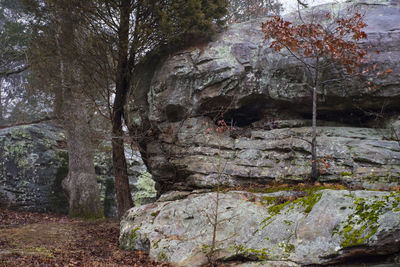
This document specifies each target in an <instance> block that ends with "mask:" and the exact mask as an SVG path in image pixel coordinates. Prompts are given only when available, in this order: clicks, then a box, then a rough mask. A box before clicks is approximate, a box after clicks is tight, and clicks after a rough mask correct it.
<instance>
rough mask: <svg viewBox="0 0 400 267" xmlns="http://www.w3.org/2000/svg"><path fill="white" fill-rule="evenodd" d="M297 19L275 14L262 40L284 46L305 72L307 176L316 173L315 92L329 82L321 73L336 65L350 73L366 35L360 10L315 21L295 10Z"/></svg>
mask: <svg viewBox="0 0 400 267" xmlns="http://www.w3.org/2000/svg"><path fill="white" fill-rule="evenodd" d="M299 17H300V20H301V22H300V23H299V24H297V25H296V24H293V23H291V22H289V21H285V20H284V19H282V18H281V17H279V16H275V17H274V18H273V19H272V20H270V21H267V22H266V23H263V24H262V30H263V31H264V33H265V39H266V40H268V39H272V41H271V45H270V47H271V48H273V49H274V50H275V51H278V52H279V51H281V50H282V49H285V50H286V51H287V52H288V53H289V54H290V56H292V57H293V58H295V59H296V60H297V61H298V62H299V63H300V64H301V65H302V66H303V67H304V70H305V72H306V74H307V79H308V81H309V82H308V84H309V85H310V87H311V88H312V107H313V108H312V141H311V154H312V171H311V179H312V181H315V180H317V179H318V176H319V169H318V158H317V124H316V121H317V101H318V99H317V92H318V91H320V90H321V86H323V85H324V84H325V83H327V82H329V81H327V80H325V79H324V76H323V74H324V73H325V72H327V71H329V70H332V67H334V66H340V67H341V69H340V71H341V73H342V74H343V73H344V74H349V75H353V76H354V77H355V76H356V75H357V74H358V73H360V72H359V71H358V69H359V68H360V67H361V64H362V63H363V62H366V58H365V57H366V55H367V50H366V49H364V48H362V47H361V46H360V45H359V43H358V41H360V40H361V39H365V38H367V35H366V33H365V32H364V31H363V30H362V29H363V28H365V27H366V26H367V25H366V24H365V23H364V21H363V18H362V16H361V14H360V13H357V12H355V13H354V14H352V15H349V16H347V17H334V16H333V15H332V14H331V13H327V14H325V17H324V20H325V22H323V21H319V22H318V21H317V19H316V17H315V16H313V15H311V22H305V21H304V20H303V17H302V15H301V13H300V12H299Z"/></svg>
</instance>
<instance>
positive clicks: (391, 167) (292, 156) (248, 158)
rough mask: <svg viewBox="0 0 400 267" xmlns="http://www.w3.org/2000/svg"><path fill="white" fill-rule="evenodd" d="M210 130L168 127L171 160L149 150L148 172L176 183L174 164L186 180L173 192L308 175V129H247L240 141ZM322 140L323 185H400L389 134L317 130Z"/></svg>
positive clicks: (399, 151)
mask: <svg viewBox="0 0 400 267" xmlns="http://www.w3.org/2000/svg"><path fill="white" fill-rule="evenodd" d="M211 124H213V122H212V121H211V120H210V119H207V118H204V117H203V118H193V119H191V120H189V121H185V122H184V123H183V124H181V123H168V125H169V127H172V128H170V129H173V131H174V132H176V133H177V134H176V138H175V139H174V140H172V138H171V137H170V136H161V139H160V140H161V142H162V146H163V149H164V150H165V151H168V156H169V158H170V160H169V162H166V161H165V159H163V158H162V156H163V155H164V154H163V153H162V151H160V150H159V146H158V144H159V143H154V144H150V145H149V146H148V155H149V156H150V160H149V161H148V163H149V167H150V168H151V169H153V170H160V173H161V174H169V176H165V177H163V178H168V179H172V180H173V179H174V176H173V175H175V173H174V172H168V171H169V168H170V164H173V166H175V168H176V170H177V172H178V173H179V171H181V172H182V176H183V179H182V180H175V181H176V184H175V185H174V186H175V187H179V186H181V187H189V188H201V187H205V188H207V187H214V186H216V185H217V183H218V182H219V183H221V184H225V185H228V186H235V185H240V184H249V183H259V182H266V181H283V182H287V181H294V182H295V181H302V180H304V178H305V177H307V176H308V175H309V173H310V167H311V152H310V144H309V143H308V142H307V141H306V140H307V139H308V140H310V139H311V137H310V136H311V129H310V127H297V128H281V129H273V130H268V131H267V130H262V129H249V130H248V131H247V133H246V134H245V135H242V136H241V135H236V132H238V131H239V130H232V131H230V132H229V131H228V132H225V133H215V132H213V133H207V128H208V127H209V126H210V125H211ZM239 132H240V131H239ZM318 136H319V138H318V142H319V146H318V152H319V156H320V157H322V160H321V162H320V169H321V170H320V172H321V174H322V175H321V178H320V179H321V180H323V181H341V182H345V183H349V185H352V186H355V187H363V188H369V189H374V188H375V189H376V188H380V189H390V187H393V186H396V185H398V184H399V178H400V146H399V143H398V142H396V141H390V140H386V139H388V138H389V136H390V131H389V130H385V129H371V128H354V127H329V126H323V127H319V128H318ZM163 163H164V165H163ZM219 165H220V166H221V168H219V167H218V166H219ZM185 174H186V176H185ZM155 175H156V174H155ZM158 177H159V178H162V177H161V175H160V176H158ZM218 177H219V178H220V179H219V180H218V179H217V178H218ZM178 178H179V177H178ZM166 182H167V181H166Z"/></svg>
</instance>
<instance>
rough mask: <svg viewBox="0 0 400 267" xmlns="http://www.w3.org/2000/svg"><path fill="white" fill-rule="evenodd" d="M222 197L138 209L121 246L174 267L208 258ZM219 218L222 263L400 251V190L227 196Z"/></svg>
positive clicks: (128, 217) (290, 262) (312, 260)
mask: <svg viewBox="0 0 400 267" xmlns="http://www.w3.org/2000/svg"><path fill="white" fill-rule="evenodd" d="M216 194H217V193H215V192H214V193H203V194H192V195H190V196H189V197H187V198H184V199H180V200H175V201H164V202H156V203H153V204H148V205H144V206H140V207H136V208H132V209H131V210H129V211H128V212H127V213H126V214H125V216H124V217H123V220H122V222H121V233H120V244H121V246H122V247H123V248H126V249H137V250H142V251H146V252H148V253H150V256H152V257H154V258H155V259H156V260H158V261H164V262H169V263H172V264H173V265H174V266H191V267H193V266H200V265H201V264H204V263H206V262H207V257H206V254H207V253H208V252H209V251H210V245H211V244H212V243H211V240H212V236H213V225H212V222H214V219H213V218H214V217H213V216H214V215H213V214H215V209H216V206H215V203H216ZM218 221H219V223H218V224H217V227H216V232H217V235H216V236H217V238H216V247H215V248H216V251H217V252H216V255H215V256H216V259H218V260H221V261H233V260H240V261H241V262H244V263H246V262H252V261H259V262H263V264H265V265H263V264H260V265H254V266H280V265H274V264H271V263H270V265H267V264H268V263H267V262H266V261H278V262H281V263H282V261H283V263H282V266H303V265H312V264H324V265H326V264H333V263H342V262H347V261H348V260H350V259H363V258H365V257H367V256H370V255H376V256H378V255H380V256H385V255H391V254H395V253H398V252H399V251H400V194H398V193H389V192H377V191H347V190H331V189H326V190H321V191H314V192H312V191H310V192H309V193H308V194H305V193H303V194H301V192H294V191H281V192H275V193H248V192H240V191H236V192H228V193H221V194H220V195H219V201H218ZM385 260H386V259H385ZM367 261H368V260H367ZM284 263H285V265H283V264H284ZM360 265H361V264H360ZM243 266H253V265H245V264H244V265H243ZM354 266H357V265H354Z"/></svg>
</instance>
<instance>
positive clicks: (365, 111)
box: [126, 0, 400, 190]
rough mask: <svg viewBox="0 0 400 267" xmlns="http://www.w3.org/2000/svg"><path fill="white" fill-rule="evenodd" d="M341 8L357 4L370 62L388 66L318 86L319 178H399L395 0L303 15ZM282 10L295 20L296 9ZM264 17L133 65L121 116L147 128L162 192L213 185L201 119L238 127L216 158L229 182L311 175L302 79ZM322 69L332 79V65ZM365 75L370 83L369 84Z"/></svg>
mask: <svg viewBox="0 0 400 267" xmlns="http://www.w3.org/2000/svg"><path fill="white" fill-rule="evenodd" d="M349 8H353V11H354V8H357V9H358V10H359V12H361V13H362V14H364V20H365V22H366V23H367V24H368V26H367V28H366V32H367V34H368V39H367V40H366V41H364V42H363V43H362V44H361V45H363V46H365V47H369V46H371V48H368V49H369V51H370V55H371V59H369V63H368V64H369V65H370V66H372V65H375V64H377V66H378V67H377V70H376V72H378V69H379V71H384V70H386V69H391V70H392V73H390V74H389V75H384V76H382V75H378V76H376V75H375V74H374V73H372V74H369V75H371V76H370V77H367V76H366V77H364V78H362V79H360V80H350V79H347V80H341V81H339V82H332V83H330V84H326V85H325V86H324V87H323V88H321V90H320V91H319V92H318V93H319V98H318V107H319V111H318V112H319V113H318V114H319V117H318V118H319V120H318V125H319V126H323V127H321V128H320V129H319V138H318V144H319V148H318V154H319V157H320V159H321V161H324V162H323V164H321V166H322V167H323V170H322V178H321V179H325V180H329V179H330V180H344V182H351V181H352V180H353V178H360V179H361V178H362V179H364V180H365V179H367V178H371V179H370V180H371V181H372V182H374V183H375V182H378V183H381V182H382V181H383V182H385V181H389V182H388V183H389V185H388V186H389V187H390V186H392V185H398V184H399V177H400V172H399V168H400V166H399V152H400V151H399V142H398V140H399V125H400V124H399V120H398V114H399V110H400V106H399V105H398V103H400V65H399V64H398V61H399V59H400V50H399V49H398V48H399V47H400V28H399V25H398V18H399V17H400V3H399V2H398V1H381V0H376V1H348V2H346V3H342V4H333V5H331V4H329V5H322V6H318V7H316V8H315V9H314V10H313V11H312V12H310V11H306V12H305V14H304V18H308V17H309V16H310V14H311V13H312V14H313V15H314V16H317V17H318V18H320V17H322V18H326V16H325V14H326V12H334V14H337V13H338V12H340V13H341V14H346V10H348V9H349ZM287 18H288V19H289V20H292V21H294V22H296V21H298V17H297V16H296V15H295V14H294V15H293V14H291V15H288V17H287ZM264 20H265V19H261V20H253V21H249V22H246V23H241V24H233V25H231V26H229V27H228V28H227V29H226V30H225V31H223V32H222V33H220V34H217V35H216V36H214V38H213V40H212V41H211V42H210V43H208V44H205V45H201V46H197V47H191V48H188V49H186V50H183V51H180V52H178V53H175V54H173V55H171V56H169V57H168V58H166V59H164V60H162V61H161V62H160V63H159V64H158V65H157V67H156V71H155V72H154V66H153V65H151V66H150V65H149V64H154V60H153V61H151V60H149V62H150V63H147V64H148V66H147V68H146V66H144V67H143V68H141V71H142V72H143V73H141V76H140V77H141V79H140V81H138V83H137V84H138V85H139V86H137V88H136V87H135V90H134V91H133V92H132V95H131V100H130V101H129V103H128V104H127V107H126V108H127V110H128V112H127V122H128V127H129V128H130V129H131V130H132V131H134V130H136V129H138V128H142V129H145V130H146V131H147V132H150V133H151V134H152V135H153V136H152V140H150V141H149V140H146V142H144V145H145V146H146V148H145V150H146V151H147V155H146V158H147V162H148V166H149V168H150V171H151V172H152V174H153V176H154V179H155V180H156V181H157V182H158V183H159V184H160V185H161V187H160V188H161V189H162V190H168V189H171V188H196V187H199V186H206V187H212V186H213V185H214V184H215V177H216V174H215V173H216V170H215V168H213V167H212V165H213V164H214V161H215V155H217V154H218V152H217V151H218V144H217V142H216V141H215V140H214V141H211V142H210V141H209V140H208V139H209V138H211V137H205V136H204V135H205V132H206V129H207V126H205V125H208V127H212V126H215V124H216V122H217V121H218V120H220V119H224V120H225V121H226V122H227V123H228V125H231V126H234V127H235V128H236V131H234V132H235V133H233V134H231V136H230V137H229V136H227V135H225V136H223V137H222V143H223V146H222V148H223V157H224V158H228V159H229V161H230V163H229V162H228V164H229V168H227V169H226V170H224V171H223V175H224V177H225V178H226V179H225V180H226V181H230V182H229V183H230V184H237V183H241V182H243V180H247V181H249V180H251V181H256V182H268V181H271V180H285V179H287V180H301V179H304V178H305V177H307V176H308V173H310V169H311V167H310V158H311V157H310V150H311V147H310V146H309V145H308V141H310V138H309V137H310V125H311V121H310V118H311V109H312V108H311V93H310V90H309V86H308V83H307V80H308V78H307V76H306V75H304V72H303V70H302V67H301V64H300V63H299V62H298V61H296V60H295V59H293V57H290V56H289V55H288V54H287V53H286V54H285V53H277V52H275V51H273V50H272V49H271V48H269V43H268V41H267V42H266V41H265V40H264V35H263V32H262V31H261V23H262V22H263V21H264ZM377 49H378V50H379V53H375V51H376V50H377ZM368 64H367V65H368ZM151 67H153V68H151ZM146 69H147V70H149V71H147V72H146V71H144V70H146ZM151 69H153V70H151ZM324 75H325V78H326V79H330V78H332V77H336V76H335V72H334V71H326V73H325V74H324ZM371 77H374V78H373V81H372V82H373V83H374V84H375V85H376V86H372V87H371V86H370V85H369V84H368V82H369V80H370V79H371ZM336 78H337V77H336ZM382 111H383V113H382ZM190 127H192V128H190ZM332 127H336V129H335V128H332ZM294 128H296V129H294ZM213 138H214V139H215V137H213ZM149 139H151V138H149ZM193 144H194V145H195V146H193ZM325 167H326V168H325ZM342 178H344V179H342ZM362 179H361V180H358V182H357V184H358V185H363V184H364V181H363V180H362ZM380 186H381V185H379V186H378V187H380Z"/></svg>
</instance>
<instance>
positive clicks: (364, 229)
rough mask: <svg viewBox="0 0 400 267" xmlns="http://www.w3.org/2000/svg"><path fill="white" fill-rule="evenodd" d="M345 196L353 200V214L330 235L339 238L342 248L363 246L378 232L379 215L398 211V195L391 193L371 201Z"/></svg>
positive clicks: (399, 201) (399, 195) (399, 198)
mask: <svg viewBox="0 0 400 267" xmlns="http://www.w3.org/2000/svg"><path fill="white" fill-rule="evenodd" d="M347 196H348V197H351V198H354V213H352V214H351V215H349V216H348V218H347V220H346V221H345V222H344V223H342V224H340V225H338V226H337V227H336V228H335V229H334V231H333V233H332V236H333V235H335V234H338V235H340V236H341V238H342V243H341V245H342V247H343V248H348V247H353V246H359V245H364V244H365V243H366V242H367V241H368V239H370V238H371V237H372V236H373V235H375V234H376V232H377V231H378V228H379V226H380V225H379V222H378V220H379V217H380V216H381V215H383V214H384V213H386V212H388V211H393V212H399V211H400V209H399V205H400V194H399V193H393V192H392V193H390V194H389V195H386V196H384V197H375V198H372V199H366V198H356V197H353V196H351V195H347Z"/></svg>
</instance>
